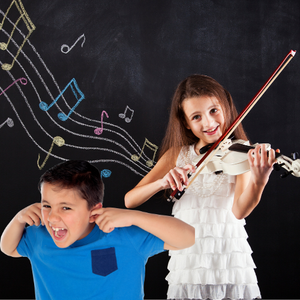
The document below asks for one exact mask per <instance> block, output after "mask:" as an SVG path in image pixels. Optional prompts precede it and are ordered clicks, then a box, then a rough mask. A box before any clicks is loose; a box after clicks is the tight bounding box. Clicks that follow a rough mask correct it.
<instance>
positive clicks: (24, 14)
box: [0, 0, 35, 71]
mask: <svg viewBox="0 0 300 300" xmlns="http://www.w3.org/2000/svg"><path fill="white" fill-rule="evenodd" d="M13 5H15V6H16V8H17V9H18V11H19V13H20V17H19V18H18V20H17V21H16V23H15V24H14V27H13V29H12V31H11V33H10V36H9V38H8V41H7V42H6V43H4V42H0V50H6V49H7V47H8V45H9V43H10V40H11V38H12V36H13V34H14V32H15V29H16V27H17V26H18V24H19V22H20V21H21V20H23V22H24V23H25V25H26V27H27V29H28V34H27V36H26V37H25V38H24V40H23V42H22V44H21V46H20V47H19V49H18V51H17V54H16V55H15V57H14V59H13V61H12V63H11V64H7V63H4V64H3V65H2V69H3V70H6V71H9V70H10V69H11V68H12V67H13V65H14V63H15V61H16V59H17V57H18V55H19V54H20V52H21V50H22V48H23V46H24V44H25V43H26V41H27V40H28V38H29V36H30V35H31V33H32V32H33V30H34V29H35V26H34V24H33V23H32V22H31V20H30V18H29V16H28V14H27V12H26V11H25V8H24V6H23V3H22V1H21V0H13V1H12V2H11V4H10V6H9V7H8V9H7V11H6V13H5V15H4V17H3V19H2V22H1V23H0V30H1V29H2V27H3V24H4V21H5V19H6V17H7V15H8V13H9V11H10V9H11V8H12V6H13Z"/></svg>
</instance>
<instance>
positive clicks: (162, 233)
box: [91, 207, 195, 250]
mask: <svg viewBox="0 0 300 300" xmlns="http://www.w3.org/2000/svg"><path fill="white" fill-rule="evenodd" d="M91 221H94V222H95V223H96V224H97V225H98V226H99V228H100V229H101V230H102V231H104V232H111V231H113V230H114V228H116V227H128V226H132V225H135V226H138V227H140V228H142V229H143V230H145V231H148V232H150V233H151V234H153V235H155V236H157V237H158V238H160V239H161V240H163V241H164V242H165V244H164V249H165V250H178V249H183V248H187V247H190V246H192V245H193V244H194V243H195V229H194V227H192V226H190V225H188V224H187V223H185V222H183V221H181V220H179V219H177V218H174V217H170V216H162V215H157V214H151V213H146V212H142V211H138V210H130V209H119V208H111V207H108V208H97V209H94V210H93V211H92V213H91Z"/></svg>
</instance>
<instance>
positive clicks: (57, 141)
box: [36, 136, 65, 170]
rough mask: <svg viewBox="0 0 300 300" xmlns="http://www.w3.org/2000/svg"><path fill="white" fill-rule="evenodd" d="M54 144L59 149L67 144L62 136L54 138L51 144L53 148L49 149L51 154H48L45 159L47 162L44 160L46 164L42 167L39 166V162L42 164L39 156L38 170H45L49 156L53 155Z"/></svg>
mask: <svg viewBox="0 0 300 300" xmlns="http://www.w3.org/2000/svg"><path fill="white" fill-rule="evenodd" d="M54 144H55V145H56V146H58V147H61V146H63V145H64V144H65V140H64V139H63V138H62V137H60V136H56V137H54V138H53V142H52V144H51V147H50V149H49V152H48V154H47V156H46V158H45V160H44V162H43V163H42V165H41V166H40V164H39V162H40V154H38V159H37V162H36V163H37V166H38V168H39V169H40V170H42V169H43V168H44V166H45V164H46V161H47V160H48V158H49V156H50V153H51V151H52V149H53V146H54Z"/></svg>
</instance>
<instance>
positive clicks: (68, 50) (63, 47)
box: [60, 34, 85, 54]
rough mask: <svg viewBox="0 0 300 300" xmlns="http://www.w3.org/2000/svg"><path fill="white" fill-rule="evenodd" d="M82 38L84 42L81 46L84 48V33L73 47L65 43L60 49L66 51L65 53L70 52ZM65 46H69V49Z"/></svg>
mask: <svg viewBox="0 0 300 300" xmlns="http://www.w3.org/2000/svg"><path fill="white" fill-rule="evenodd" d="M80 39H83V42H82V43H81V48H82V47H83V45H84V43H85V36H84V34H82V35H81V36H80V37H79V38H78V39H77V40H76V42H75V43H74V44H73V45H72V46H71V47H69V46H68V45H66V44H63V45H62V46H61V48H60V51H61V52H62V53H64V54H67V53H69V52H70V51H71V50H72V49H73V47H74V46H75V45H76V44H77V43H78V41H79V40H80ZM65 48H67V50H64V49H65Z"/></svg>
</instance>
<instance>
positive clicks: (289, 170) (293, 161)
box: [273, 152, 300, 178]
mask: <svg viewBox="0 0 300 300" xmlns="http://www.w3.org/2000/svg"><path fill="white" fill-rule="evenodd" d="M298 157H299V153H298V152H294V153H292V155H291V158H290V157H287V156H285V155H280V156H279V157H278V158H277V163H276V164H274V166H273V168H274V170H275V171H279V170H280V169H281V168H283V169H285V170H286V171H285V172H284V173H283V174H281V175H280V177H281V178H285V177H287V176H288V175H290V174H292V175H294V176H296V177H300V159H298Z"/></svg>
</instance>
